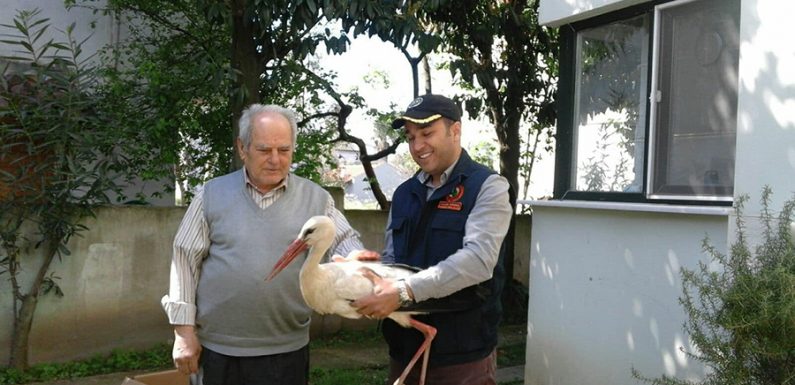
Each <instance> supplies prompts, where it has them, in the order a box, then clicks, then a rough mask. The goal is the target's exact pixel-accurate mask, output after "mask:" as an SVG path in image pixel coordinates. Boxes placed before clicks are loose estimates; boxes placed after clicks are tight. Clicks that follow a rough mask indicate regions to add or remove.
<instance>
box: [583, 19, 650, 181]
mask: <svg viewBox="0 0 795 385" xmlns="http://www.w3.org/2000/svg"><path fill="white" fill-rule="evenodd" d="M576 52H577V55H578V56H577V67H576V75H577V79H576V81H575V84H576V87H577V88H576V90H575V97H576V100H575V116H576V124H575V125H576V131H575V135H574V159H573V162H572V167H573V168H574V170H573V171H574V173H573V177H574V180H573V182H574V185H575V186H576V187H575V189H576V190H578V191H604V192H641V191H642V189H643V174H644V173H643V164H644V141H645V132H644V129H643V125H644V122H645V120H646V118H645V116H646V102H645V101H646V99H645V95H647V94H648V88H647V85H646V84H647V79H648V53H649V17H648V16H647V15H642V16H638V17H634V18H631V19H626V20H620V21H617V22H614V23H611V24H607V25H603V26H599V27H595V28H591V29H586V30H582V31H580V32H579V33H578V35H577V49H576Z"/></svg>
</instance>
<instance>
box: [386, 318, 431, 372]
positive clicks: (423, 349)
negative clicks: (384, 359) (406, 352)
mask: <svg viewBox="0 0 795 385" xmlns="http://www.w3.org/2000/svg"><path fill="white" fill-rule="evenodd" d="M410 322H411V326H412V327H413V328H414V329H417V330H419V331H420V332H421V333H422V335H424V336H425V341H423V342H422V345H420V347H419V349H417V352H416V353H414V357H411V361H409V364H408V365H406V368H405V369H403V373H401V374H400V377H398V379H397V381H395V384H394V385H403V383H404V381H406V377H408V375H409V373H410V372H411V369H412V368H413V367H414V364H416V363H417V359H419V358H420V354H422V355H423V358H422V370H421V372H420V382H419V385H423V384H425V372H426V370H427V369H428V353H429V352H430V347H431V341H433V338H434V337H436V328H435V327H433V326H431V325H428V324H425V323H422V322H420V321H417V320H415V319H414V318H412V319H411V320H410Z"/></svg>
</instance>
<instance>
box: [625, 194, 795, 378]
mask: <svg viewBox="0 0 795 385" xmlns="http://www.w3.org/2000/svg"><path fill="white" fill-rule="evenodd" d="M770 196H771V191H770V189H769V188H767V187H766V188H765V189H764V191H763V192H762V207H763V210H762V215H761V218H758V219H759V220H760V223H761V226H762V228H763V229H765V230H764V233H763V235H762V239H761V241H760V243H759V244H758V245H757V246H755V247H751V246H750V245H749V244H748V243H747V238H746V237H747V234H746V230H745V222H744V218H747V217H744V216H743V206H744V204H745V202H746V201H747V199H748V197H747V196H743V197H742V198H740V199H738V200H737V201H736V202H735V204H736V212H735V215H736V228H737V234H736V236H735V241H734V243H733V244H732V245H731V247H730V252H729V253H728V254H723V253H721V252H719V251H717V248H716V247H714V246H713V245H712V243H711V242H710V241H709V240H708V239H707V240H704V251H705V252H706V254H707V255H708V256H709V257H710V259H711V261H710V262H712V265H717V266H711V265H710V264H708V263H707V262H701V263H699V266H698V268H697V269H693V270H688V269H683V270H682V285H683V295H682V296H681V297H680V303H681V304H682V307H683V308H684V310H685V313H686V314H687V316H688V319H687V321H686V323H685V325H684V328H685V331H686V332H687V334H688V335H689V337H690V339H691V340H692V341H693V342H694V344H695V346H696V349H695V350H687V351H686V353H687V354H688V356H690V357H691V358H694V359H696V360H698V361H700V362H703V363H704V364H705V365H706V366H708V367H709V368H710V370H709V371H708V373H707V375H706V376H705V377H704V379H703V380H702V381H700V382H698V384H703V385H708V384H770V385H780V384H793V383H795V244H793V239H792V234H790V232H789V226H790V223H792V219H793V214H794V213H795V198H793V199H790V200H789V201H787V202H786V203H785V204H784V206H783V207H782V209H781V211H780V212H779V213H778V215H777V216H776V215H774V214H773V213H772V211H771V210H770V201H771V200H770ZM634 374H635V376H636V377H638V378H641V379H643V380H645V381H646V382H649V383H654V384H684V383H685V382H684V381H682V380H678V379H675V378H669V377H662V378H657V379H650V378H645V377H643V376H642V375H640V374H639V373H638V372H636V371H635V372H634ZM687 383H688V384H690V382H687Z"/></svg>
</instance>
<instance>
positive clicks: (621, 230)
mask: <svg viewBox="0 0 795 385" xmlns="http://www.w3.org/2000/svg"><path fill="white" fill-rule="evenodd" d="M727 220H728V217H727V216H726V215H691V214H681V213H652V212H638V211H619V210H604V209H583V208H564V207H547V206H536V207H534V209H533V228H532V236H531V250H530V252H531V256H530V302H529V313H528V326H527V327H528V334H527V356H526V364H525V383H526V384H527V385H541V384H543V385H572V384H577V385H602V384H611V385H625V384H626V385H628V384H636V383H638V382H637V380H635V379H634V378H633V377H632V374H631V369H632V368H633V367H634V368H636V369H638V370H639V371H641V372H642V373H644V374H646V375H648V376H651V377H655V376H658V375H660V374H668V375H676V376H679V377H680V378H687V379H695V378H699V377H700V376H701V375H703V368H702V366H701V365H700V364H699V363H697V362H694V361H692V360H688V359H687V358H686V357H685V356H684V354H682V352H681V351H680V350H679V347H680V346H688V345H689V343H688V339H687V336H686V335H685V334H684V333H683V331H682V327H681V326H682V323H683V320H684V312H683V310H682V308H681V306H680V305H679V302H678V297H679V296H680V295H681V294H682V291H681V290H682V289H681V283H680V269H681V268H682V267H686V268H690V269H692V268H694V267H695V266H697V261H698V260H700V259H704V257H703V253H702V251H701V242H702V240H703V239H704V238H705V237H706V236H709V238H710V239H711V241H712V243H713V244H715V245H717V246H718V248H719V249H722V250H725V247H724V246H725V245H726V229H727Z"/></svg>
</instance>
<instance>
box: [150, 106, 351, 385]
mask: <svg viewBox="0 0 795 385" xmlns="http://www.w3.org/2000/svg"><path fill="white" fill-rule="evenodd" d="M296 134H297V127H296V118H295V115H294V113H293V112H292V111H290V110H288V109H285V108H282V107H278V106H273V105H268V106H265V105H260V104H254V105H252V106H250V107H249V108H248V109H246V110H245V111H244V112H243V115H242V116H241V118H240V135H239V137H238V140H237V149H238V151H239V153H240V157H241V158H242V159H243V163H244V167H243V168H242V169H241V170H238V171H236V172H233V173H231V174H227V175H224V176H221V177H218V178H215V179H212V180H210V181H209V182H208V183H207V184H206V185H205V187H204V189H203V190H202V192H201V193H200V194H197V195H196V197H195V198H194V200H193V201H192V202H191V204H190V206H189V207H188V210H187V212H186V213H185V217H184V218H183V220H182V223H181V225H180V227H179V230H178V232H177V235H176V237H175V239H174V254H173V260H172V265H171V283H170V289H169V294H168V295H166V296H165V297H163V300H162V303H163V308H164V309H165V311H166V313H167V314H168V318H169V321H170V323H171V324H173V325H174V337H175V340H174V350H173V358H174V363H175V365H176V367H177V369H179V371H180V372H182V373H186V374H187V373H195V374H196V375H195V376H193V378H192V382H193V383H194V384H196V383H198V384H201V385H226V384H229V385H270V384H290V385H298V384H302V385H303V384H307V377H308V372H309V350H308V348H307V344H308V341H309V320H310V315H311V310H310V309H309V308H308V307H307V306H306V304H305V303H304V301H303V298H302V297H301V293H300V289H299V286H298V271H299V269H300V264H296V265H295V266H292V267H288V268H287V269H285V271H284V272H283V273H282V274H281V275H280V276H279V277H278V279H274V280H272V281H270V282H265V281H264V280H263V277H264V276H266V275H267V272H268V271H269V270H270V269H271V268H272V267H273V265H274V264H275V262H276V261H277V260H278V258H279V257H280V256H281V254H282V253H283V252H284V250H285V249H286V248H287V246H288V245H289V244H290V242H291V241H292V240H293V238H294V237H295V234H297V233H298V232H299V231H300V229H301V227H302V226H303V224H304V222H306V220H307V219H309V218H310V217H312V216H314V215H327V216H329V217H331V218H332V219H333V221H334V222H335V224H336V225H337V235H336V237H335V239H334V243H333V245H332V247H331V249H330V250H332V251H334V252H336V253H338V254H341V255H347V254H348V253H349V252H351V251H354V250H357V249H361V248H362V245H361V242H360V241H359V239H358V234H357V233H356V232H355V231H354V230H353V229H352V228H351V226H350V225H349V224H348V222H347V220H346V219H345V218H344V217H343V215H342V214H341V213H340V212H339V211H338V210H337V209H336V208H335V207H334V202H333V200H332V198H331V196H330V195H329V194H328V192H326V191H325V190H324V189H322V188H321V187H320V186H318V185H316V184H315V183H312V182H311V181H309V180H306V179H304V178H301V177H299V176H296V175H293V174H290V165H291V163H292V157H293V150H294V149H295V141H296Z"/></svg>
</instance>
